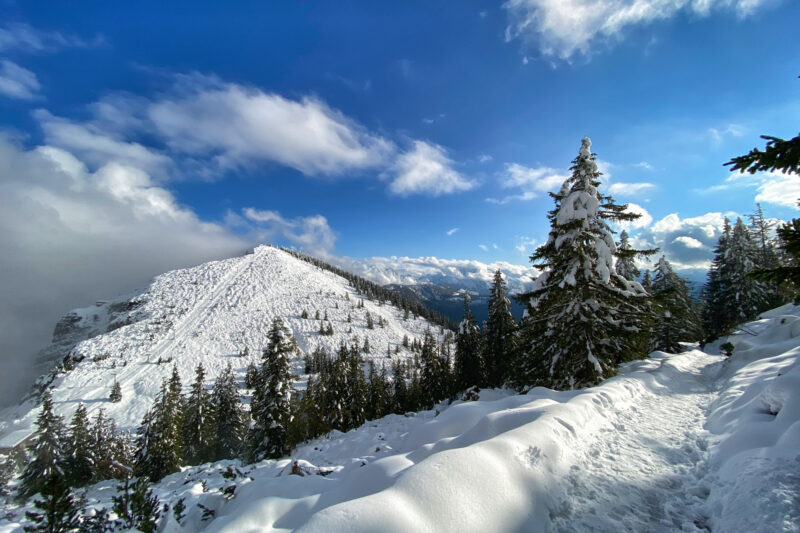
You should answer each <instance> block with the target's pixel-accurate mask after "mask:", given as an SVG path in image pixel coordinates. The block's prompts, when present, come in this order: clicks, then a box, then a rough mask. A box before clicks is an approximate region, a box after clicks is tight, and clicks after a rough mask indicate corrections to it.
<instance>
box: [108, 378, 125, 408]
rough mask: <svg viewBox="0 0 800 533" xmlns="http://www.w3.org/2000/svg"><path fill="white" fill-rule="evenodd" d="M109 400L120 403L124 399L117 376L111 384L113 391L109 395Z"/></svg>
mask: <svg viewBox="0 0 800 533" xmlns="http://www.w3.org/2000/svg"><path fill="white" fill-rule="evenodd" d="M108 401H109V402H111V403H119V402H121V401H122V387H121V386H120V384H119V381H117V378H114V384H113V385H112V386H111V392H110V393H109V395H108Z"/></svg>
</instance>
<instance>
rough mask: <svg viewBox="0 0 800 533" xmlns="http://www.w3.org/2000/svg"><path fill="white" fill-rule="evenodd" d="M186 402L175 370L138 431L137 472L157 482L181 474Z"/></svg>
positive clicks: (174, 369)
mask: <svg viewBox="0 0 800 533" xmlns="http://www.w3.org/2000/svg"><path fill="white" fill-rule="evenodd" d="M183 409H184V406H183V398H182V396H181V379H180V375H179V374H178V370H177V368H176V367H173V370H172V375H171V377H170V378H169V380H167V381H165V382H164V383H163V384H162V386H161V391H160V392H159V394H158V397H157V398H156V401H155V403H154V404H153V406H152V407H151V409H150V411H148V412H147V414H145V417H144V420H142V424H141V426H139V429H138V431H137V433H138V436H137V442H136V472H137V474H138V475H140V476H146V477H148V478H149V479H151V480H153V481H159V480H160V479H161V478H163V477H164V476H166V475H168V474H172V473H173V472H177V471H179V470H180V467H181V464H182V463H183V457H184V455H185V452H184V443H183Z"/></svg>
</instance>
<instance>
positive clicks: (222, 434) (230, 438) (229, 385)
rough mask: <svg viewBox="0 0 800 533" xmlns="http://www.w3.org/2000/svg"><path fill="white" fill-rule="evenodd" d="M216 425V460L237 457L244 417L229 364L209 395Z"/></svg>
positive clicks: (240, 444)
mask: <svg viewBox="0 0 800 533" xmlns="http://www.w3.org/2000/svg"><path fill="white" fill-rule="evenodd" d="M211 401H212V404H213V406H214V422H215V424H216V427H215V431H216V445H217V451H216V459H217V460H220V459H233V458H234V457H237V456H238V454H239V452H240V450H241V446H242V438H244V432H245V429H246V426H245V416H244V411H243V410H242V405H241V402H240V401H239V393H238V390H237V388H236V378H235V376H234V375H233V369H231V365H230V363H229V364H228V366H227V367H225V370H224V371H223V372H222V374H220V375H219V376H218V377H217V380H216V382H215V383H214V390H213V391H212V393H211Z"/></svg>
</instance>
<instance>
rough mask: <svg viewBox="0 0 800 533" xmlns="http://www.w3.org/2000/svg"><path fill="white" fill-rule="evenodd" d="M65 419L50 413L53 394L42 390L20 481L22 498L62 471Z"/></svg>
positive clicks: (41, 488) (62, 472)
mask: <svg viewBox="0 0 800 533" xmlns="http://www.w3.org/2000/svg"><path fill="white" fill-rule="evenodd" d="M64 437H65V430H64V422H63V421H62V420H61V417H60V416H58V415H56V414H55V413H53V397H52V396H51V394H50V390H49V389H45V391H44V393H43V394H42V410H41V411H40V412H39V416H38V417H37V418H36V431H35V433H34V434H33V444H32V445H31V446H30V448H29V459H28V462H27V464H26V465H25V469H24V470H23V472H22V477H21V479H20V485H19V495H20V497H21V498H28V497H29V496H32V495H33V494H36V493H37V492H40V491H41V490H43V488H44V487H45V484H46V483H51V482H52V483H55V481H53V480H52V479H51V478H52V477H53V476H60V477H61V478H64V474H65V456H64V455H65V450H64Z"/></svg>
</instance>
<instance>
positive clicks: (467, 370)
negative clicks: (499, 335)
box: [455, 293, 486, 390]
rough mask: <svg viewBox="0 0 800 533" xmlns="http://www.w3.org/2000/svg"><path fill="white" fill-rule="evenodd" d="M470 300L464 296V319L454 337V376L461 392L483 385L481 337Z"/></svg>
mask: <svg viewBox="0 0 800 533" xmlns="http://www.w3.org/2000/svg"><path fill="white" fill-rule="evenodd" d="M470 301H471V298H470V295H469V293H465V294H464V318H463V319H462V320H461V323H460V324H459V326H458V335H456V356H455V374H456V381H457V383H458V387H459V389H461V390H464V389H468V388H469V387H472V386H475V385H477V386H479V387H482V386H483V385H484V383H485V376H486V374H485V367H484V362H483V351H484V349H483V336H482V335H481V332H480V330H479V329H478V326H477V325H476V324H475V317H474V315H473V314H472V310H471V309H470V308H469V304H470Z"/></svg>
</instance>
